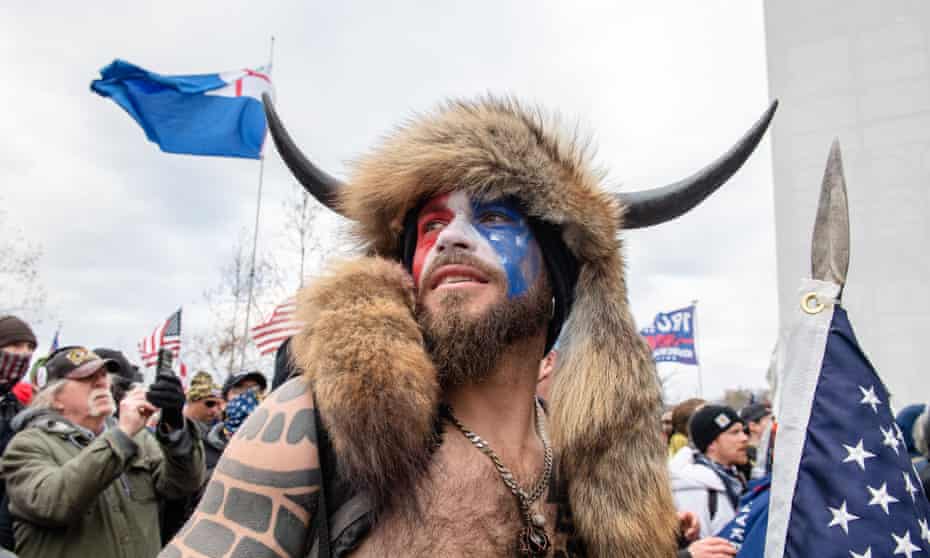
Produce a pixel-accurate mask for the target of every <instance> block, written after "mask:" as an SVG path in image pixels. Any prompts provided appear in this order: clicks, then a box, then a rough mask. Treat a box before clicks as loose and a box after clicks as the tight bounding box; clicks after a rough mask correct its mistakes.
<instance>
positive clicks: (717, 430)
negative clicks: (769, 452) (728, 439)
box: [688, 405, 745, 453]
mask: <svg viewBox="0 0 930 558" xmlns="http://www.w3.org/2000/svg"><path fill="white" fill-rule="evenodd" d="M737 422H738V423H740V424H745V423H744V422H743V419H741V418H739V415H738V414H737V413H736V411H734V410H733V409H732V408H730V407H727V406H724V405H705V406H704V407H701V409H700V410H698V411H697V412H696V413H694V414H693V415H692V416H691V422H690V423H689V424H688V430H689V431H690V433H691V442H692V443H693V444H694V447H696V448H697V449H698V451H700V452H701V453H704V452H706V451H707V446H709V445H711V444H712V443H713V441H714V440H716V439H717V436H719V435H720V434H722V433H723V432H725V431H726V430H727V429H728V428H730V427H731V426H733V424H734V423H737Z"/></svg>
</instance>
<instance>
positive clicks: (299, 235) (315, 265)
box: [282, 183, 341, 289]
mask: <svg viewBox="0 0 930 558" xmlns="http://www.w3.org/2000/svg"><path fill="white" fill-rule="evenodd" d="M282 209H283V210H284V221H283V227H284V230H283V231H282V233H283V235H284V238H285V245H286V247H287V248H288V249H289V250H288V251H290V252H292V253H294V254H295V255H296V256H297V257H296V260H297V261H296V265H293V266H283V267H290V268H292V272H293V273H296V274H297V281H296V288H298V289H299V288H302V287H303V286H304V281H305V279H306V277H307V275H308V274H311V273H312V272H314V271H316V270H318V269H319V268H321V267H322V266H323V264H324V263H325V261H326V259H327V258H329V257H330V256H332V255H333V254H334V253H336V252H337V251H338V250H340V248H341V246H340V237H341V233H340V231H339V230H337V229H338V227H334V226H333V225H332V222H331V221H330V222H327V219H326V218H325V217H326V214H327V212H329V210H328V209H326V208H325V207H323V205H321V204H320V203H319V202H318V201H316V200H315V199H314V198H313V196H311V195H310V194H309V193H307V191H306V190H305V189H304V188H303V187H302V186H301V185H299V184H296V183H295V184H293V185H292V187H291V193H290V197H288V198H287V199H285V200H284V202H283V206H282Z"/></svg>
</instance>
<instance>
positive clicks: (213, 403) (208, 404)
mask: <svg viewBox="0 0 930 558" xmlns="http://www.w3.org/2000/svg"><path fill="white" fill-rule="evenodd" d="M203 404H204V406H205V407H206V408H207V409H212V408H213V407H216V406H217V405H219V404H220V402H219V401H214V400H212V399H211V400H210V401H204V402H203Z"/></svg>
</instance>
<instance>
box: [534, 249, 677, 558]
mask: <svg viewBox="0 0 930 558" xmlns="http://www.w3.org/2000/svg"><path fill="white" fill-rule="evenodd" d="M618 253H619V252H618ZM607 263H608V265H607V266H604V267H600V268H597V269H592V268H591V267H594V266H591V267H589V268H587V269H585V270H584V271H583V272H582V274H581V277H579V281H578V287H577V289H576V293H577V294H578V298H577V299H576V301H575V306H574V308H573V310H572V314H573V315H572V330H571V336H570V337H569V338H568V339H567V340H566V341H565V342H564V343H563V345H562V347H561V350H560V352H559V356H558V359H557V365H556V366H557V369H556V372H555V373H554V374H553V376H554V378H555V380H554V383H553V386H552V402H551V417H552V420H551V424H552V427H551V428H552V434H553V442H554V444H555V445H556V447H558V448H559V451H560V454H561V467H562V470H561V476H562V477H563V478H565V479H568V495H569V502H570V504H571V509H572V514H573V516H574V520H575V526H576V528H577V529H578V533H579V535H581V537H582V539H584V541H585V543H586V546H587V549H588V553H589V555H590V556H591V557H612V558H634V557H635V558H648V557H654V558H667V557H669V556H673V555H674V553H675V549H676V536H675V535H676V530H677V518H676V514H675V509H674V503H673V501H672V496H671V492H670V488H669V486H670V484H669V479H668V473H667V467H666V455H665V451H664V449H663V447H662V443H661V438H660V433H659V409H660V408H661V395H660V388H659V384H658V381H657V379H656V373H655V367H654V364H653V362H652V359H651V358H650V355H649V351H648V347H646V345H645V343H644V342H643V341H642V339H641V338H640V337H639V335H638V334H637V332H636V328H635V326H634V322H633V319H632V317H631V316H630V315H629V313H628V312H627V310H626V304H625V298H626V293H625V289H624V288H622V286H623V277H622V275H621V273H622V270H621V269H622V268H621V267H620V265H619V262H616V261H614V262H610V261H609V260H608V262H607ZM608 286H609V287H610V288H611V290H609V291H608V290H605V287H608ZM618 286H620V287H621V288H619V289H618V288H617V287H618ZM605 302H606V303H608V304H606V305H605V304H604V303H605Z"/></svg>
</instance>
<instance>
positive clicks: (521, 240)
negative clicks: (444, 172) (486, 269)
mask: <svg viewBox="0 0 930 558" xmlns="http://www.w3.org/2000/svg"><path fill="white" fill-rule="evenodd" d="M454 246H458V247H460V248H461V249H463V250H465V251H467V252H468V253H469V254H470V255H472V256H474V257H477V258H478V259H480V260H482V261H483V262H484V263H485V264H487V265H488V266H491V267H494V268H496V269H499V270H501V271H502V272H503V273H504V274H505V275H506V276H507V296H508V297H509V298H513V297H515V296H520V295H522V294H523V293H525V292H526V290H527V289H528V288H529V287H530V286H531V285H532V284H533V283H534V282H535V281H536V278H537V276H538V275H539V270H540V255H539V250H538V248H537V245H536V239H535V238H534V237H533V233H532V231H531V230H530V227H529V223H528V221H527V219H526V217H525V216H524V215H523V212H522V211H521V210H520V209H519V207H518V206H517V205H516V204H515V203H514V202H512V201H507V200H496V201H491V202H483V201H473V200H469V199H468V197H467V196H466V195H465V194H464V193H463V192H455V193H454V194H446V195H442V196H437V197H435V198H433V199H432V200H430V201H429V202H428V203H427V204H426V205H425V206H424V207H423V209H422V210H421V211H420V214H419V216H418V217H417V247H416V251H415V252H414V256H413V270H412V271H413V279H414V281H415V282H416V284H417V286H419V287H422V281H421V280H422V273H423V271H424V270H427V269H429V267H430V264H431V263H432V261H433V260H434V259H435V258H436V256H437V255H438V254H439V253H440V252H441V251H443V250H445V249H446V248H451V247H454Z"/></svg>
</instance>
